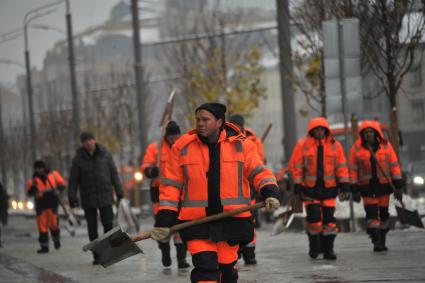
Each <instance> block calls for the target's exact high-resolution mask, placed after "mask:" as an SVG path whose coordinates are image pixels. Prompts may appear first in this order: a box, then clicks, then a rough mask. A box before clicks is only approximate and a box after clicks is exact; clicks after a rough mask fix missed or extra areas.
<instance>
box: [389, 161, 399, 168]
mask: <svg viewBox="0 0 425 283" xmlns="http://www.w3.org/2000/svg"><path fill="white" fill-rule="evenodd" d="M394 166H399V164H398V162H397V161H395V162H391V163H390V167H394Z"/></svg>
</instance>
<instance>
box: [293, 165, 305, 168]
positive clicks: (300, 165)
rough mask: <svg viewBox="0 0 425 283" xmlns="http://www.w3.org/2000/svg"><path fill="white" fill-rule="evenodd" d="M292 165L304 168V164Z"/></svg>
mask: <svg viewBox="0 0 425 283" xmlns="http://www.w3.org/2000/svg"><path fill="white" fill-rule="evenodd" d="M294 167H295V168H298V169H302V168H304V164H295V165H294Z"/></svg>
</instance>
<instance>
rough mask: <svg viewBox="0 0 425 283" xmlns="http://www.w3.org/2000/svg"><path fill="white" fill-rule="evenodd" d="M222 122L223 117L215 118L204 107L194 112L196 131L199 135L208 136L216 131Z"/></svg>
mask: <svg viewBox="0 0 425 283" xmlns="http://www.w3.org/2000/svg"><path fill="white" fill-rule="evenodd" d="M222 124H223V119H216V118H215V116H214V115H213V114H212V113H211V112H209V111H207V110H204V109H201V110H198V111H197V112H196V131H197V133H198V135H200V136H201V137H205V138H208V137H210V136H212V135H213V134H215V133H217V131H218V130H219V129H220V127H221V125H222Z"/></svg>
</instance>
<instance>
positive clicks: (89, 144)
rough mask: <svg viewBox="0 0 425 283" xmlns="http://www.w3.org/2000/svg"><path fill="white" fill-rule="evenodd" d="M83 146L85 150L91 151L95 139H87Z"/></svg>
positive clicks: (94, 144) (94, 147)
mask: <svg viewBox="0 0 425 283" xmlns="http://www.w3.org/2000/svg"><path fill="white" fill-rule="evenodd" d="M83 147H84V149H85V150H86V151H88V152H90V153H92V152H94V151H95V150H96V140H95V139H88V140H85V141H84V142H83Z"/></svg>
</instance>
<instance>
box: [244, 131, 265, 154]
mask: <svg viewBox="0 0 425 283" xmlns="http://www.w3.org/2000/svg"><path fill="white" fill-rule="evenodd" d="M245 135H246V138H247V139H249V140H251V141H253V142H254V143H255V145H256V146H257V151H258V154H259V155H260V158H261V160H263V161H264V160H265V158H266V155H265V153H264V145H263V142H262V141H261V139H259V138H258V136H257V135H256V134H255V132H254V131H253V130H251V129H249V128H245Z"/></svg>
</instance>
